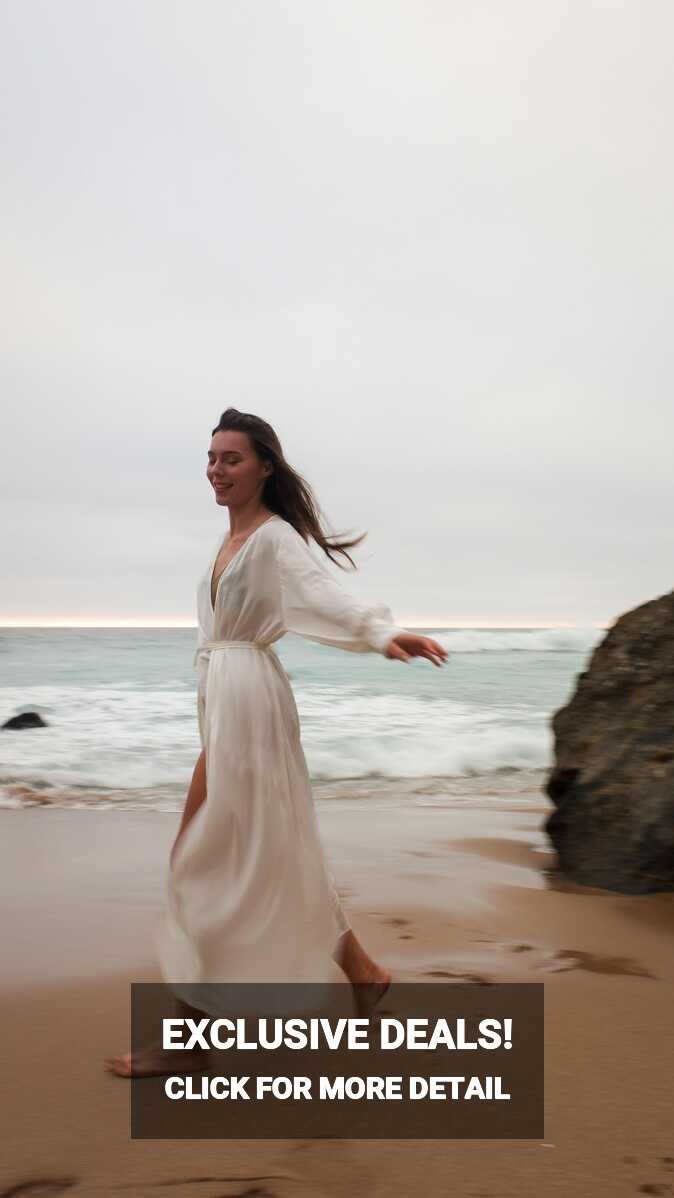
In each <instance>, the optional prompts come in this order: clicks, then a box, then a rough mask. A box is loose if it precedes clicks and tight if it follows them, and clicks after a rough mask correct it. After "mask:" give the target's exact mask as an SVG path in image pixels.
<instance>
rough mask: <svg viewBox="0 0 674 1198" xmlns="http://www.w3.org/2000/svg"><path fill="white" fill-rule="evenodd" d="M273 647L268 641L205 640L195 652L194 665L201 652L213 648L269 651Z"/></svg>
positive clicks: (207, 651)
mask: <svg viewBox="0 0 674 1198" xmlns="http://www.w3.org/2000/svg"><path fill="white" fill-rule="evenodd" d="M271 648H272V647H271V644H270V643H269V642H266V641H204V642H203V644H202V645H199V648H198V649H197V651H196V653H195V654H194V661H193V665H195V666H196V664H197V662H198V660H199V654H200V653H210V652H211V651H212V650H213V649H261V650H263V651H264V652H267V653H268V652H270V651H271Z"/></svg>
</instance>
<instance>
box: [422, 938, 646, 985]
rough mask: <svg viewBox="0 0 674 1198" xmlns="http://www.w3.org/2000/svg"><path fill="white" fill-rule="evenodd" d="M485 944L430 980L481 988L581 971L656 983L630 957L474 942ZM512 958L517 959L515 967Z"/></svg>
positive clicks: (499, 942) (482, 940) (515, 943)
mask: <svg viewBox="0 0 674 1198" xmlns="http://www.w3.org/2000/svg"><path fill="white" fill-rule="evenodd" d="M474 943H476V944H478V943H479V944H484V945H485V946H489V947H486V948H485V949H483V950H478V951H476V952H474V953H471V954H470V955H465V954H464V955H462V956H457V957H455V958H454V959H453V961H452V966H453V968H452V969H451V970H445V969H436V970H427V971H426V972H427V973H428V975H429V976H430V977H455V978H457V979H459V980H463V981H471V982H479V983H481V984H483V985H488V984H489V983H492V984H494V983H496V982H506V981H511V980H512V979H513V975H516V976H517V975H520V976H521V974H522V972H525V973H527V974H540V973H570V972H572V971H573V970H582V971H584V972H586V973H605V974H606V973H608V974H617V975H619V976H622V977H638V978H651V979H655V980H657V978H656V975H655V974H653V973H651V972H650V971H649V970H648V969H645V968H644V966H643V965H641V964H640V963H639V962H638V961H634V960H632V959H631V958H630V957H608V956H603V955H602V954H600V953H589V952H585V951H584V950H583V949H564V948H562V949H550V948H545V947H542V946H540V945H535V944H524V943H520V942H507V941H497V940H489V939H486V938H481V939H480V940H476V941H474ZM513 956H516V957H517V958H518V962H517V963H515V961H514V960H513Z"/></svg>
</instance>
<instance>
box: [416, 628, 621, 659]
mask: <svg viewBox="0 0 674 1198" xmlns="http://www.w3.org/2000/svg"><path fill="white" fill-rule="evenodd" d="M605 635H606V632H605V630H604V629H602V628H532V629H514V628H513V629H494V630H493V631H492V630H491V629H488V628H475V629H471V628H457V629H448V628H444V629H442V631H441V632H438V634H437V637H436V638H435V639H436V640H438V641H440V643H441V644H444V645H445V647H446V648H447V649H448V650H449V651H450V653H581V654H587V653H590V652H591V651H592V650H593V649H594V648H595V646H596V645H598V644H599V642H600V641H601V640H602V639H603V637H604V636H605Z"/></svg>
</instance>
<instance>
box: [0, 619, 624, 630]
mask: <svg viewBox="0 0 674 1198" xmlns="http://www.w3.org/2000/svg"><path fill="white" fill-rule="evenodd" d="M198 627H199V626H198V624H197V623H196V622H195V621H181V622H176V621H171V622H168V621H161V622H159V623H157V622H152V623H151V622H149V621H144V620H137V621H136V620H128V621H116V622H114V623H113V622H112V621H103V620H94V621H92V622H89V621H86V620H85V621H84V622H82V623H75V622H73V621H68V622H64V621H59V622H50V621H48V622H47V623H43V622H38V621H37V620H35V621H18V620H10V621H9V622H7V623H5V622H2V621H1V620H0V631H3V630H7V631H9V630H12V629H17V630H21V629H25V630H28V629H33V630H42V629H52V630H54V631H57V630H62V631H65V630H68V629H71V630H72V631H77V630H81V629H90V630H91V631H96V630H100V631H102V630H105V629H108V630H110V631H114V630H117V631H125V630H126V631H134V630H138V631H141V630H145V631H147V632H150V631H152V630H163V631H171V630H187V629H191V630H194V631H196V629H197V628H198ZM400 627H405V628H409V629H410V631H412V630H418V629H424V628H437V629H443V630H445V629H446V630H447V631H451V630H461V629H471V630H472V629H474V630H476V631H477V630H483V629H484V630H489V629H491V630H497V629H500V630H504V631H517V630H518V629H519V630H520V631H522V630H529V629H540V630H546V629H560V630H562V629H570V630H578V629H588V628H591V629H606V628H608V625H607V624H572V623H569V622H567V621H565V622H563V623H559V622H555V623H546V624H543V623H538V622H536V623H529V624H528V623H524V622H521V621H520V622H519V623H515V624H513V623H498V622H497V621H491V620H490V621H486V622H485V621H480V622H478V623H471V622H464V623H461V624H456V623H453V624H445V623H441V622H436V621H432V620H429V621H426V622H424V623H420V622H418V621H415V622H414V623H412V622H407V623H406V622H405V621H401V624H400Z"/></svg>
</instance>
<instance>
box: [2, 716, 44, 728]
mask: <svg viewBox="0 0 674 1198" xmlns="http://www.w3.org/2000/svg"><path fill="white" fill-rule="evenodd" d="M2 727H3V728H9V729H12V730H16V729H17V728H46V727H47V723H46V721H45V720H43V719H42V716H41V715H38V713H37V711H22V712H21V715H13V716H12V718H11V720H5V722H4V724H3V725H2Z"/></svg>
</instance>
